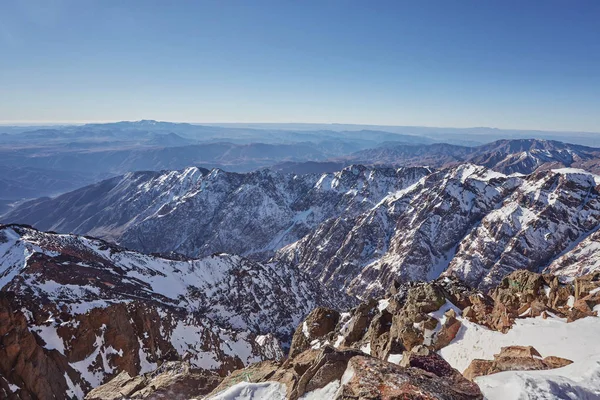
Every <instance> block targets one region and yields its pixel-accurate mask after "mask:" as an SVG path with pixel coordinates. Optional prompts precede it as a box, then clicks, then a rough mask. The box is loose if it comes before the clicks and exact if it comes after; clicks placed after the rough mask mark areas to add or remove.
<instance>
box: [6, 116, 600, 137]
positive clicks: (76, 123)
mask: <svg viewBox="0 0 600 400" xmlns="http://www.w3.org/2000/svg"><path fill="white" fill-rule="evenodd" d="M142 121H154V122H162V123H171V124H189V125H216V126H219V125H333V126H335V125H350V126H374V127H390V128H430V129H493V130H499V131H532V132H553V133H583V134H600V131H582V130H553V129H540V128H499V127H492V126H460V127H457V126H430V125H390V124H373V123H345V122H243V121H242V122H240V121H238V122H223V121H216V122H210V121H202V122H200V121H193V122H192V121H166V120H155V119H138V120H87V121H74V120H70V121H0V126H5V127H29V126H31V127H36V126H83V125H92V124H114V123H120V122H142Z"/></svg>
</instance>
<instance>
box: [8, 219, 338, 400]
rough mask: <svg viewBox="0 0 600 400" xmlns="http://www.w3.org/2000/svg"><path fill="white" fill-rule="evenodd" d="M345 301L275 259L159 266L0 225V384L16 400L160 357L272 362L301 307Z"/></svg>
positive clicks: (229, 364)
mask: <svg viewBox="0 0 600 400" xmlns="http://www.w3.org/2000/svg"><path fill="white" fill-rule="evenodd" d="M347 301H348V299H347V298H345V297H344V296H343V295H338V294H337V293H325V292H324V291H323V289H322V287H321V286H320V285H319V284H318V283H317V282H314V281H312V280H309V279H307V278H306V277H305V276H304V275H303V274H302V273H301V272H299V271H298V270H297V269H296V268H294V267H291V266H287V265H283V264H281V263H279V264H278V263H271V264H260V263H255V262H252V261H249V260H247V259H244V258H242V257H240V256H232V255H227V254H216V255H212V256H209V257H205V258H203V259H187V258H184V257H181V256H180V257H179V258H178V259H169V258H164V257H157V256H150V255H145V254H141V253H137V252H134V251H129V250H126V249H123V248H121V247H117V246H115V245H112V244H109V243H107V242H104V241H102V240H98V239H94V238H90V237H82V236H76V235H61V234H55V233H44V232H40V231H37V230H34V229H31V228H28V227H25V226H18V225H4V226H0V360H2V361H1V362H0V377H4V378H5V379H7V380H8V382H10V383H11V384H13V385H16V386H17V387H18V388H19V390H22V392H21V393H22V394H23V396H25V395H26V394H29V395H33V396H34V397H37V398H50V397H51V396H50V395H52V394H55V395H57V396H58V398H62V397H63V396H64V394H65V393H67V394H68V395H71V396H75V397H79V398H81V397H82V393H83V392H87V391H88V390H89V389H90V388H92V387H95V386H97V385H98V384H100V383H102V382H104V381H106V380H107V379H109V378H111V377H113V376H114V375H115V374H116V373H118V372H120V371H123V370H124V371H127V372H129V373H130V374H132V375H134V374H138V373H143V372H147V371H150V370H152V369H154V368H156V366H157V365H160V363H162V362H163V361H168V360H180V359H185V360H187V361H189V362H190V363H191V365H192V366H193V367H196V368H203V369H206V370H211V371H215V372H216V373H219V374H226V373H227V372H228V371H231V370H233V369H236V368H240V367H243V366H244V365H247V364H248V363H250V362H256V361H260V360H263V359H272V358H278V357H280V356H281V355H282V348H281V347H280V346H283V348H285V347H286V346H287V345H289V341H290V339H291V335H292V333H293V329H294V327H295V326H296V325H297V324H298V323H299V322H300V321H301V320H302V318H304V316H305V315H306V314H308V312H310V310H311V309H313V308H314V307H315V306H317V305H328V306H333V307H336V306H341V305H344V304H347ZM40 366H43V367H40ZM41 395H42V396H41ZM40 396H41V397H40ZM48 396H50V397H48ZM22 398H25V397H22Z"/></svg>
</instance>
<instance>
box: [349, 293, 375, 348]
mask: <svg viewBox="0 0 600 400" xmlns="http://www.w3.org/2000/svg"><path fill="white" fill-rule="evenodd" d="M384 311H385V310H384ZM376 312H377V301H375V300H374V299H372V300H370V301H368V302H365V303H361V304H360V305H359V306H358V307H356V309H355V310H354V312H353V313H352V317H351V320H350V321H349V322H348V325H347V330H346V331H345V332H344V341H343V343H342V344H343V345H344V346H350V345H352V344H354V343H356V342H358V341H359V340H361V339H362V338H363V336H365V333H367V330H368V328H369V323H370V322H371V320H372V318H373V317H374V316H375V314H376Z"/></svg>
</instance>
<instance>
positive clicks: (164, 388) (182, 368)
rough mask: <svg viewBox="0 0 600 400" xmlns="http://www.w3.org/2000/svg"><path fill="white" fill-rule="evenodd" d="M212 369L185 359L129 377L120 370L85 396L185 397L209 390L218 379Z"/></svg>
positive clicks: (92, 399)
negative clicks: (204, 368) (200, 366)
mask: <svg viewBox="0 0 600 400" xmlns="http://www.w3.org/2000/svg"><path fill="white" fill-rule="evenodd" d="M221 379H222V378H221V377H219V376H218V375H217V374H215V373H214V372H209V371H204V370H199V369H193V368H192V367H191V366H190V364H189V363H187V362H166V363H164V364H163V365H162V366H161V367H159V368H158V369H157V370H155V371H153V372H152V373H149V374H146V375H142V376H136V377H135V378H132V377H131V376H130V375H129V374H128V373H127V372H125V371H123V372H121V373H120V374H119V375H117V376H116V377H115V378H114V379H112V380H110V381H109V382H108V383H106V384H104V385H101V386H98V387H97V388H95V389H93V390H92V391H91V392H89V393H88V394H87V396H86V397H85V398H86V400H121V399H158V398H165V397H167V396H168V397H169V399H172V400H187V399H190V398H192V397H197V396H203V395H206V394H208V393H209V392H211V391H212V390H213V389H214V388H215V387H216V386H217V385H218V384H219V382H220V381H221Z"/></svg>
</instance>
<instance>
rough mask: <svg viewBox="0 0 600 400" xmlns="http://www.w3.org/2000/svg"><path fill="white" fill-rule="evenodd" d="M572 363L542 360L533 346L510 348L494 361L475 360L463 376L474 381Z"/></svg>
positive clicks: (504, 349) (550, 358) (558, 360)
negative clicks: (498, 374) (486, 377)
mask: <svg viewBox="0 0 600 400" xmlns="http://www.w3.org/2000/svg"><path fill="white" fill-rule="evenodd" d="M571 363H572V361H571V360H567V359H565V358H561V357H554V356H550V357H546V358H544V359H542V356H541V355H540V353H539V352H538V351H537V350H536V349H535V348H533V347H532V346H508V347H503V348H502V349H501V351H500V353H499V354H495V355H494V359H493V360H480V359H476V360H473V361H472V362H471V364H470V365H469V367H467V369H466V370H465V371H464V373H463V375H464V376H465V378H467V379H469V380H473V379H474V378H476V377H478V376H483V375H490V374H495V373H497V372H502V371H532V370H547V369H554V368H560V367H564V366H565V365H568V364H571Z"/></svg>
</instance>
